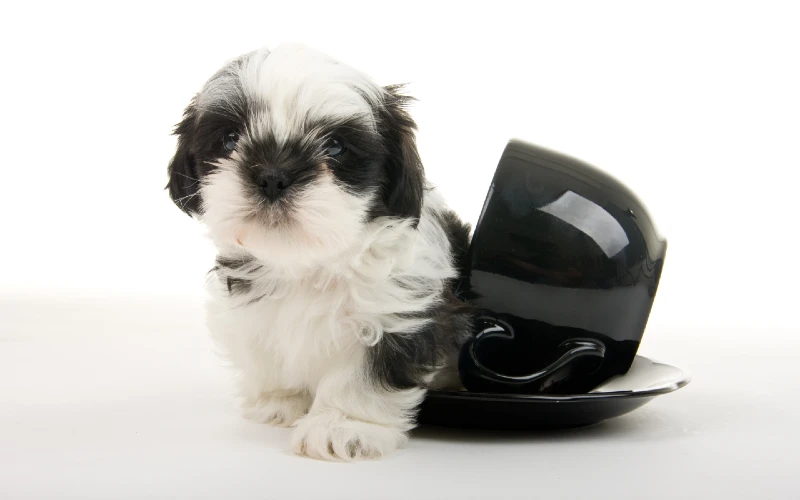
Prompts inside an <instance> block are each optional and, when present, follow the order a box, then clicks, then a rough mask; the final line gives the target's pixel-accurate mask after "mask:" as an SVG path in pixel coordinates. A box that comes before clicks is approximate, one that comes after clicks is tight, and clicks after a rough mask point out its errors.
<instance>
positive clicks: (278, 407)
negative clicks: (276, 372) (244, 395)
mask: <svg viewBox="0 0 800 500" xmlns="http://www.w3.org/2000/svg"><path fill="white" fill-rule="evenodd" d="M310 406H311V398H310V397H309V396H308V395H307V394H304V393H301V394H286V393H263V394H261V395H260V396H259V397H257V398H248V399H245V401H244V403H243V404H242V414H243V415H244V417H245V418H247V419H249V420H253V421H255V422H259V423H262V424H269V425H274V426H277V427H289V426H291V425H292V424H293V423H295V421H296V420H297V419H298V418H300V417H302V416H303V415H305V414H306V413H307V412H308V408H309V407H310Z"/></svg>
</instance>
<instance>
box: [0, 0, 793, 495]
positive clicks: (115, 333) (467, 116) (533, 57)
mask: <svg viewBox="0 0 800 500" xmlns="http://www.w3.org/2000/svg"><path fill="white" fill-rule="evenodd" d="M2 10H3V21H2V29H1V30H0V56H2V57H1V58H0V68H2V78H0V89H2V94H0V98H2V103H3V104H2V111H0V113H2V119H0V137H2V155H0V174H1V175H0V223H1V224H0V264H1V265H2V272H0V425H2V427H0V497H2V498H34V497H36V498H38V497H42V498H45V497H49V498H55V497H57V496H64V497H67V496H74V497H91V496H96V497H98V498H112V497H124V496H129V497H131V498H137V497H138V498H142V497H144V496H145V495H147V496H154V497H155V496H164V497H187V496H194V497H198V496H204V495H205V496H208V497H210V498H215V497H216V498H223V497H226V494H225V493H224V492H225V491H235V492H236V493H235V494H233V495H232V497H244V496H252V497H254V498H255V497H261V498H290V497H301V498H316V497H321V496H322V495H325V496H327V497H337V498H338V497H342V498H348V497H351V498H352V497H364V498H369V497H371V498H375V497H381V496H393V497H404V498H409V497H428V496H431V497H439V498H441V497H447V496H459V497H461V498H467V497H482V496H485V495H488V494H489V492H491V491H495V492H499V493H497V494H498V495H499V496H501V497H502V496H539V495H541V496H544V495H547V496H548V497H552V496H560V497H570V496H575V497H581V496H583V495H584V494H588V493H586V492H587V491H592V492H593V494H594V495H603V494H605V495H615V496H616V495H619V494H620V493H625V492H627V493H629V494H630V495H631V496H632V497H637V496H640V495H647V496H652V497H654V496H663V497H665V498H668V497H676V496H684V497H693V496H697V497H705V498H714V497H719V498H723V497H724V498H734V497H737V496H740V497H742V498H747V497H752V496H754V495H755V494H760V495H761V496H763V497H764V498H771V497H776V498H778V497H784V498H785V497H788V496H791V495H798V494H800V493H798V487H797V486H796V484H794V483H793V482H792V480H791V478H790V474H793V471H794V467H793V466H792V464H795V465H796V464H797V461H796V458H795V457H794V456H793V454H792V450H791V448H790V447H789V446H790V444H791V443H792V442H794V443H795V444H796V443H797V441H798V437H799V436H798V432H797V430H795V427H796V425H795V422H796V421H798V420H799V419H800V408H798V403H797V402H796V401H795V400H794V398H793V396H794V394H796V393H797V390H798V389H800V384H798V382H797V379H798V378H800V374H798V370H797V369H796V368H795V366H796V365H797V363H798V357H799V356H800V340H798V334H799V333H800V329H798V326H797V324H796V321H795V316H796V314H797V312H796V309H797V306H796V304H797V302H798V296H800V293H798V290H797V282H798V279H799V278H800V273H798V270H797V262H796V257H795V252H796V248H797V247H798V243H799V242H800V237H798V228H799V227H800V225H798V223H797V213H798V209H797V205H796V197H797V195H796V193H797V187H796V183H797V179H798V175H797V169H798V168H800V152H798V151H799V149H800V148H798V138H800V91H798V89H800V64H798V62H799V61H800V53H799V52H800V49H798V48H799V47H800V30H798V28H797V26H798V20H800V18H799V17H798V14H797V12H795V8H794V6H793V4H792V3H791V2H785V3H776V2H751V3H736V2H724V3H710V2H685V3H684V2H670V3H666V4H665V3H661V4H656V3H647V4H645V3H644V2H586V3H577V2H559V3H555V2H548V3H533V2H519V3H505V2H500V1H491V2H480V3H470V2H458V3H445V2H434V1H427V2H421V3H418V4H417V3H412V2H402V3H400V2H387V3H383V2H369V3H362V4H354V3H348V2H343V1H337V2H326V3H319V4H310V3H302V2H289V1H286V2H274V1H261V2H253V3H237V2H229V1H224V2H223V1H218V2H211V3H205V2H194V3H187V4H173V3H170V2H160V3H156V4H146V3H144V2H136V3H133V2H125V3H121V2H120V3H115V2H106V3H103V4H96V5H88V4H75V3H71V2H70V3H67V2H63V3H59V4H53V5H47V4H30V3H25V5H24V6H23V5H22V2H15V3H14V4H12V5H4V6H3V8H2ZM282 41H300V42H303V43H306V44H308V45H311V46H313V47H316V48H318V49H321V50H323V51H325V52H328V53H329V54H331V55H333V56H334V57H337V58H339V59H341V60H343V61H345V62H347V63H349V64H351V65H353V66H356V67H358V68H360V69H363V70H365V71H367V72H368V73H370V74H372V75H373V76H374V77H375V78H376V80H378V81H379V82H380V83H384V84H389V83H398V82H408V83H410V86H409V92H410V93H411V94H413V95H415V96H416V97H417V98H418V99H419V102H418V103H417V104H416V105H415V107H414V108H413V110H412V113H413V115H414V117H415V118H416V120H417V122H418V124H419V127H420V132H419V145H420V150H421V154H422V157H423V160H424V162H425V165H426V168H427V171H428V174H429V177H430V178H431V179H433V180H434V182H435V183H436V184H438V186H439V187H440V189H441V190H442V191H443V192H444V194H445V195H446V197H447V198H448V199H449V201H450V203H451V205H452V206H453V207H454V208H455V209H456V210H457V211H458V212H459V213H461V214H462V216H463V217H464V218H465V219H467V220H469V221H472V222H474V221H475V220H476V219H477V216H478V213H479V211H480V207H481V203H482V201H483V197H484V195H485V191H486V188H487V186H488V184H489V181H490V179H491V176H492V173H493V171H494V168H495V165H496V162H497V159H498V158H499V155H500V153H501V151H502V148H503V146H504V144H505V142H506V141H507V140H508V139H509V138H511V137H519V138H522V139H525V140H528V141H531V142H534V143H537V144H539V145H542V146H545V147H549V148H551V149H556V150H559V151H562V152H564V153H567V154H569V155H572V156H576V157H578V158H581V159H583V160H585V161H588V162H590V163H593V164H595V165H596V166H598V167H601V168H603V169H605V170H607V171H609V172H611V173H612V174H614V175H615V176H617V177H618V178H620V179H621V180H623V181H624V182H625V183H626V184H628V185H629V186H630V187H631V188H632V189H633V190H634V191H636V192H637V193H638V194H639V195H640V197H641V198H642V199H643V200H644V201H645V202H646V203H647V205H648V206H649V208H650V211H651V213H652V215H653V216H654V218H655V219H656V220H657V221H658V224H659V226H660V229H661V232H662V233H664V234H665V235H666V236H667V238H668V239H669V252H668V256H667V260H666V265H665V268H664V272H663V277H662V282H661V286H660V288H659V293H658V300H657V301H656V305H655V307H654V309H653V313H652V315H651V318H650V323H649V326H648V332H647V335H646V337H645V342H644V344H643V346H642V351H641V352H642V353H644V354H649V355H652V356H654V357H656V358H658V359H661V360H663V361H666V362H671V363H674V364H678V365H681V366H685V367H686V368H688V369H689V370H690V371H691V372H692V373H693V374H694V382H693V383H692V384H691V385H690V386H689V387H687V388H686V389H683V390H682V391H680V392H679V393H676V394H674V395H671V396H666V397H664V398H660V399H658V400H656V401H654V402H653V403H651V404H650V405H648V406H646V407H645V408H643V409H642V410H639V411H637V412H635V413H633V414H631V415H629V416H626V417H623V418H620V419H618V420H616V421H612V422H608V423H606V424H603V425H601V426H598V427H595V428H592V429H585V430H582V431H576V432H573V433H565V434H547V435H533V436H531V435H512V436H497V435H494V434H485V433H458V432H443V431H436V430H430V429H423V430H421V431H419V432H418V433H417V434H415V437H414V438H413V439H412V442H411V444H410V446H409V448H408V449H406V450H403V451H402V452H400V453H398V454H397V455H396V456H394V457H391V458H389V459H388V460H386V461H384V462H379V463H372V464H360V465H355V466H350V467H349V468H348V466H342V465H330V464H324V463H321V462H315V461H311V460H306V459H302V458H299V457H293V456H291V455H289V454H288V453H287V452H286V451H285V449H286V440H287V436H286V432H285V431H283V430H273V429H267V428H262V427H259V426H254V424H249V423H245V422H243V421H240V419H239V418H238V416H237V414H236V411H235V409H234V408H233V406H232V405H233V403H232V401H231V398H230V387H229V386H230V384H229V380H228V378H229V374H228V373H227V372H226V371H225V370H224V369H222V367H221V363H220V362H219V361H218V360H217V359H216V358H214V357H213V355H212V353H211V345H210V342H209V341H208V340H207V337H206V333H205V331H204V327H203V325H202V321H201V311H200V307H199V304H200V303H201V300H202V297H201V289H202V282H203V279H204V273H205V271H206V270H207V269H208V268H209V267H210V266H211V262H212V259H213V250H212V248H211V247H210V245H209V243H208V242H207V241H206V240H205V239H204V237H203V230H202V228H201V227H199V225H198V224H197V223H196V222H195V221H193V220H191V219H190V218H189V217H186V216H185V215H184V214H182V213H181V212H180V211H179V210H178V209H177V208H175V207H174V206H173V205H172V203H171V201H170V200H169V197H168V196H167V194H166V192H165V191H163V186H164V185H165V184H166V180H167V177H166V165H167V162H168V160H169V158H170V157H171V154H172V152H173V148H174V144H175V139H174V137H172V136H170V131H171V128H172V126H173V125H174V124H175V123H177V122H178V120H179V119H180V116H181V112H182V110H183V108H184V107H185V105H186V104H187V103H188V102H189V99H190V98H191V97H192V95H193V94H194V93H195V92H196V91H197V90H199V88H200V86H201V85H202V84H203V82H204V81H205V79H207V78H208V77H209V76H210V75H211V74H212V73H213V72H214V71H215V70H216V69H217V68H218V67H219V66H220V65H221V64H222V63H223V62H224V61H225V60H227V59H229V58H231V57H233V56H236V55H238V54H240V53H243V52H246V51H249V50H252V49H254V48H257V47H260V46H263V45H267V46H274V45H276V44H277V43H279V42H282ZM217 417H218V418H217ZM487 464H488V465H487ZM487 467H488V469H487ZM623 496H624V495H623Z"/></svg>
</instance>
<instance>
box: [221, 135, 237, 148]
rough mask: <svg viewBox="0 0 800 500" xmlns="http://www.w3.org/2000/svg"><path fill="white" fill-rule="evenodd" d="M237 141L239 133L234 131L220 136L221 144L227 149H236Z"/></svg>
mask: <svg viewBox="0 0 800 500" xmlns="http://www.w3.org/2000/svg"><path fill="white" fill-rule="evenodd" d="M237 142H239V134H237V133H236V132H229V133H228V134H225V137H223V138H222V145H223V146H224V147H225V149H226V150H227V151H233V150H234V149H236V143H237Z"/></svg>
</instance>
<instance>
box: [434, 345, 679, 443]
mask: <svg viewBox="0 0 800 500" xmlns="http://www.w3.org/2000/svg"><path fill="white" fill-rule="evenodd" d="M689 381H690V377H689V375H688V374H687V373H686V372H684V371H683V370H681V369H679V368H676V367H674V366H670V365H667V364H663V363H657V362H654V361H651V360H649V359H647V358H645V357H643V356H636V358H635V360H634V362H633V363H632V366H631V367H630V370H629V371H628V372H627V373H626V374H625V375H620V376H617V377H614V378H612V379H609V380H608V381H607V382H605V383H604V384H602V385H600V386H599V387H597V388H596V389H595V390H593V391H592V392H589V393H586V394H572V395H562V396H549V395H528V394H490V393H475V392H467V391H460V392H456V391H429V392H428V395H427V397H426V399H425V401H424V402H423V403H422V406H421V409H420V414H419V422H420V423H421V424H428V425H440V426H446V427H464V428H487V429H557V428H568V427H579V426H584V425H590V424H594V423H597V422H601V421H603V420H607V419H609V418H613V417H617V416H620V415H624V414H625V413H628V412H630V411H632V410H635V409H636V408H639V407H640V406H642V405H644V404H646V403H648V402H649V401H650V400H652V399H653V398H654V397H656V396H659V395H662V394H667V393H670V392H672V391H675V390H677V389H680V388H681V387H683V386H685V385H686V384H688V383H689Z"/></svg>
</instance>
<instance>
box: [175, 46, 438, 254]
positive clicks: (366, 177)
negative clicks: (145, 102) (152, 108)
mask: <svg viewBox="0 0 800 500" xmlns="http://www.w3.org/2000/svg"><path fill="white" fill-rule="evenodd" d="M398 91H399V88H398V87H380V86H378V85H376V84H375V83H373V82H372V80H370V79H369V78H368V77H366V76H365V75H364V74H362V73H360V72H358V71H356V70H354V69H352V68H350V67H348V66H346V65H344V64H341V63H339V62H337V61H335V60H333V59H331V58H329V57H327V56H325V55H323V54H320V53H319V52H316V51H313V50H311V49H309V48H306V47H303V46H282V47H279V48H278V49H276V50H274V51H272V52H270V51H268V50H266V49H264V50H259V51H255V52H251V53H249V54H246V55H244V56H242V57H240V58H238V59H235V60H233V61H231V62H230V63H228V64H227V65H226V66H225V67H223V68H222V69H221V70H220V71H218V72H217V73H216V74H215V75H214V76H213V77H212V78H211V79H210V80H209V81H208V82H207V83H206V84H205V86H204V87H203V89H202V90H201V91H200V93H199V94H198V95H197V96H195V98H194V99H193V100H192V102H191V103H190V104H189V106H188V107H187V108H186V111H185V113H184V118H183V120H182V121H181V123H180V124H179V125H178V126H177V128H176V134H177V135H178V148H177V152H176V153H175V156H174V158H173V159H172V161H171V163H170V165H169V184H168V186H167V187H168V189H169V193H170V196H171V197H172V199H173V200H174V201H175V203H176V204H177V205H178V206H179V207H180V208H181V209H182V210H184V211H185V212H186V213H188V214H190V215H195V216H197V217H198V218H200V219H201V220H202V221H203V222H204V223H206V225H207V226H208V228H209V232H210V235H211V237H212V239H213V240H214V241H215V243H216V244H217V245H218V246H219V247H221V249H227V250H233V251H235V250H237V249H238V250H241V251H243V252H246V253H249V254H251V255H253V256H255V257H257V258H260V259H265V260H269V261H272V262H275V263H278V264H281V263H282V264H287V265H288V264H289V263H291V262H298V261H303V260H304V261H306V262H316V261H320V260H325V259H330V258H333V257H335V256H336V255H337V254H339V253H341V252H343V251H344V250H346V249H347V248H349V247H350V246H352V245H354V244H356V243H357V242H358V239H359V234H360V233H361V231H362V229H363V227H364V224H366V223H368V222H369V221H370V220H372V219H374V218H376V217H381V216H391V217H397V218H404V219H410V220H418V218H419V216H420V211H421V207H422V194H423V184H424V178H423V177H424V176H423V172H422V166H421V163H420V160H419V155H418V153H417V149H416V145H415V141H414V128H415V125H414V122H413V120H412V119H411V118H410V116H409V115H408V114H407V113H406V111H405V110H404V105H405V104H406V102H407V101H408V100H409V98H407V97H405V96H403V95H401V94H400V93H399V92H398Z"/></svg>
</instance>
